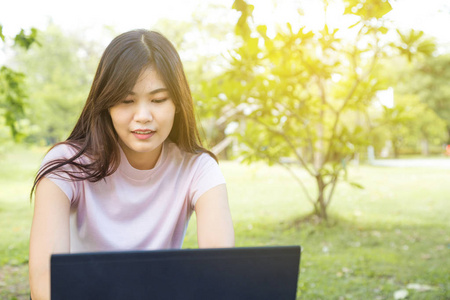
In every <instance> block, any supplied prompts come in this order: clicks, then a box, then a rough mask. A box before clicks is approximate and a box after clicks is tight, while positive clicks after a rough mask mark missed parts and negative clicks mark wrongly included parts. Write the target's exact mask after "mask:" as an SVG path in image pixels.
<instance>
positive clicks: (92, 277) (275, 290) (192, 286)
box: [51, 246, 301, 300]
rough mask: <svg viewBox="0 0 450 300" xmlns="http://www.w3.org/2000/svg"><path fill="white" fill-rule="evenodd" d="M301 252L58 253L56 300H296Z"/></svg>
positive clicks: (288, 249)
mask: <svg viewBox="0 0 450 300" xmlns="http://www.w3.org/2000/svg"><path fill="white" fill-rule="evenodd" d="M300 249H301V248H300V246H283V247H257V248H227V249H184V250H158V251H136V252H100V253H82V254H54V255H52V257H51V299H52V300H59V299H64V300H72V299H77V300H79V299H96V300H98V299H170V300H173V299H187V300H190V299H196V300H197V299H219V300H220V299H227V300H229V299H246V300H252V299H258V300H261V299H271V300H272V299H295V297H296V291H297V281H298V271H299V264H300V252H301V251H300Z"/></svg>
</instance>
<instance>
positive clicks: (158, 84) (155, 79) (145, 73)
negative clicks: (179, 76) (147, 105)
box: [133, 67, 166, 93]
mask: <svg viewBox="0 0 450 300" xmlns="http://www.w3.org/2000/svg"><path fill="white" fill-rule="evenodd" d="M165 88H166V85H165V84H164V82H163V80H162V78H161V76H159V74H158V71H157V70H156V69H155V68H154V67H146V68H144V69H143V70H142V71H141V73H140V74H139V77H138V79H137V81H136V84H135V85H134V87H133V92H134V93H137V92H139V91H141V92H146V93H148V92H151V91H153V90H156V89H165Z"/></svg>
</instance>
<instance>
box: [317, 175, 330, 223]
mask: <svg viewBox="0 0 450 300" xmlns="http://www.w3.org/2000/svg"><path fill="white" fill-rule="evenodd" d="M316 182H317V192H318V194H317V199H316V203H314V214H315V215H316V216H318V217H319V219H321V220H325V221H328V214H327V205H326V203H325V197H324V195H325V187H326V185H325V184H324V182H323V178H322V176H321V175H320V174H319V175H316Z"/></svg>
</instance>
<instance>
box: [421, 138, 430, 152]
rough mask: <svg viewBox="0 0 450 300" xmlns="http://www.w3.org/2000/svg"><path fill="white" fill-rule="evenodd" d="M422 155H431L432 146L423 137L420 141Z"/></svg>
mask: <svg viewBox="0 0 450 300" xmlns="http://www.w3.org/2000/svg"><path fill="white" fill-rule="evenodd" d="M420 145H421V150H422V155H424V156H429V155H430V147H429V143H428V140H427V139H425V138H424V139H422V140H421V141H420Z"/></svg>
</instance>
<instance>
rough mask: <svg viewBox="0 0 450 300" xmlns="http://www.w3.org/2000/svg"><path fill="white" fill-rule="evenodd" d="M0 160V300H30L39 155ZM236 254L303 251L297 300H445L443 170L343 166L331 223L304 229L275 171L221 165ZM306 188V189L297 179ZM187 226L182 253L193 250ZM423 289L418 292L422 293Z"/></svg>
mask: <svg viewBox="0 0 450 300" xmlns="http://www.w3.org/2000/svg"><path fill="white" fill-rule="evenodd" d="M8 153H9V154H7V155H6V156H4V157H3V158H2V159H1V160H0V178H1V181H0V237H1V238H0V299H28V290H29V288H28V274H27V256H28V253H27V252H28V236H29V230H30V224H31V217H32V206H31V205H30V203H29V200H28V194H29V189H30V187H31V182H32V179H33V175H34V173H35V171H36V169H37V167H38V166H39V164H40V160H41V159H42V156H43V150H42V149H34V150H33V149H23V148H14V149H13V151H9V152H8ZM221 168H222V170H223V173H224V175H225V177H226V179H227V182H228V190H229V198H230V205H231V209H232V214H233V220H234V224H235V231H236V246H238V247H244V246H265V245H268V246H269V245H270V246H272V245H302V247H303V253H302V261H301V269H300V278H299V283H298V299H394V293H395V292H396V291H398V290H402V289H404V290H407V291H408V298H407V299H450V258H449V257H450V214H449V212H450V184H448V183H449V181H450V170H443V169H427V168H382V167H370V166H359V167H356V166H352V167H350V171H349V177H350V178H351V180H352V181H357V182H359V183H361V184H362V185H364V186H365V189H363V190H359V189H354V188H352V187H350V186H349V185H348V184H346V183H342V184H341V185H339V186H338V188H337V190H336V194H335V197H334V199H333V203H332V205H331V207H330V215H331V217H330V222H329V224H323V223H322V224H317V222H316V220H314V219H309V220H304V217H305V216H306V215H307V214H308V213H309V212H310V210H311V205H310V204H309V202H308V201H307V200H306V198H305V197H304V195H303V193H302V191H301V189H300V188H299V186H297V183H296V182H295V181H294V180H293V179H292V178H291V177H290V175H289V174H288V173H287V172H286V171H285V170H284V169H282V168H280V167H267V166H265V165H263V164H255V165H250V166H247V165H239V164H238V163H236V162H221ZM296 172H297V173H298V174H299V176H300V177H302V178H303V179H304V181H305V183H306V184H307V185H308V186H311V187H313V186H314V182H313V181H312V180H311V178H309V177H308V176H307V175H306V174H305V173H304V172H303V171H302V170H301V169H298V170H296ZM195 230H196V228H195V217H194V218H193V219H192V220H191V223H190V226H189V229H188V232H187V235H186V239H185V243H184V247H186V248H195V247H196V243H197V242H196V236H195V235H196V232H195ZM421 289H425V291H421Z"/></svg>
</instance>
